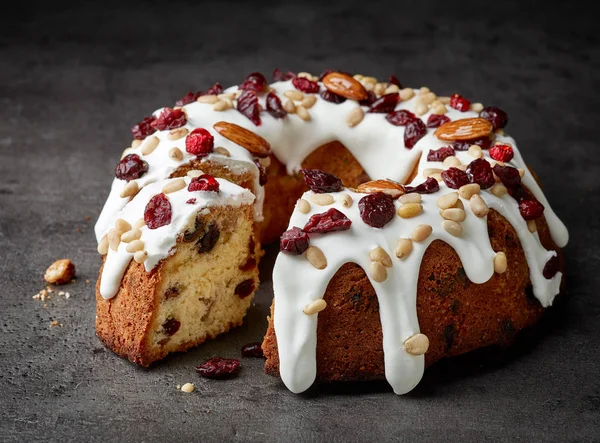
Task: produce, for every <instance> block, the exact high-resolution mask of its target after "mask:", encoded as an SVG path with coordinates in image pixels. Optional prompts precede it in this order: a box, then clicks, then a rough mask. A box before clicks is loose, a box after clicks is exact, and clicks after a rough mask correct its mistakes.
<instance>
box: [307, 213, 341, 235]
mask: <svg viewBox="0 0 600 443" xmlns="http://www.w3.org/2000/svg"><path fill="white" fill-rule="evenodd" d="M351 225H352V221H351V220H350V219H349V218H348V217H346V215H345V214H344V213H343V212H340V211H338V210H337V209H335V208H331V209H329V210H328V211H327V212H323V213H321V214H315V215H313V216H312V217H311V218H310V219H309V220H308V222H307V223H306V225H305V226H304V228H303V229H302V230H303V231H304V232H308V233H319V234H326V233H327V232H333V231H346V230H347V229H350V226H351Z"/></svg>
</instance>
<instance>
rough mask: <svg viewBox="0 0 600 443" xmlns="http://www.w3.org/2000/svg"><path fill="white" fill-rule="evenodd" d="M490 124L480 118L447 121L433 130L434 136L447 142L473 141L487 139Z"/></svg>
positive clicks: (490, 127) (489, 132)
mask: <svg viewBox="0 0 600 443" xmlns="http://www.w3.org/2000/svg"><path fill="white" fill-rule="evenodd" d="M492 129H493V127H492V124H491V123H490V122H488V121H487V120H484V119H482V118H477V117H474V118H462V119H460V120H453V121H449V122H448V123H444V124H443V125H442V126H440V127H439V128H437V129H436V130H435V136H436V137H437V138H439V139H440V140H444V141H447V142H454V141H467V140H475V139H479V138H482V137H489V135H490V134H491V132H492Z"/></svg>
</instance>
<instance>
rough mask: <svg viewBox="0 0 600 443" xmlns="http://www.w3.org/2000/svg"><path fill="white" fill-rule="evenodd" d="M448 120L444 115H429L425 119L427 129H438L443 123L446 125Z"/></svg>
mask: <svg viewBox="0 0 600 443" xmlns="http://www.w3.org/2000/svg"><path fill="white" fill-rule="evenodd" d="M449 121H450V118H448V117H446V116H445V115H438V114H431V115H430V116H429V118H427V127H428V128H439V127H440V126H442V125H443V124H444V123H448V122H449Z"/></svg>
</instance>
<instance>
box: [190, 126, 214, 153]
mask: <svg viewBox="0 0 600 443" xmlns="http://www.w3.org/2000/svg"><path fill="white" fill-rule="evenodd" d="M214 146H215V138H214V137H213V136H212V135H211V134H210V132H208V131H207V130H206V129H204V128H196V129H194V130H193V131H192V132H190V133H189V134H188V136H187V137H186V138H185V150H186V151H187V152H189V153H190V154H193V155H197V156H198V157H204V156H207V155H208V154H210V153H211V152H213V148H214Z"/></svg>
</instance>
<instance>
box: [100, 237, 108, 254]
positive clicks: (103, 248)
mask: <svg viewBox="0 0 600 443" xmlns="http://www.w3.org/2000/svg"><path fill="white" fill-rule="evenodd" d="M98 254H100V255H106V254H108V237H107V236H106V235H105V236H104V237H102V238H101V239H100V242H99V243H98Z"/></svg>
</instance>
